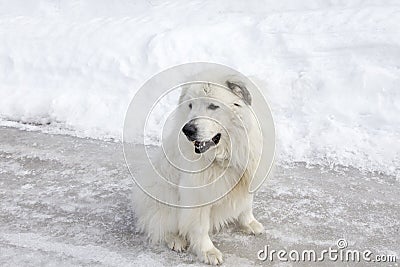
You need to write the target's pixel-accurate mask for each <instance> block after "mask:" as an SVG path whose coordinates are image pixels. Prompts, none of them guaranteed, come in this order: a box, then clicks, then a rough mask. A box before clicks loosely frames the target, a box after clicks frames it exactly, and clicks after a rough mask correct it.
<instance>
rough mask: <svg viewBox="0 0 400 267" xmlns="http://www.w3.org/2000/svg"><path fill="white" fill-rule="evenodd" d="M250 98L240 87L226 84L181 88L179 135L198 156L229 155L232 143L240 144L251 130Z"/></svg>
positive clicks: (196, 84)
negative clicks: (182, 120)
mask: <svg viewBox="0 0 400 267" xmlns="http://www.w3.org/2000/svg"><path fill="white" fill-rule="evenodd" d="M251 102H252V100H251V96H250V93H249V91H248V90H247V89H246V87H245V86H244V84H242V83H240V82H237V81H226V88H224V87H221V86H218V85H215V84H211V83H206V84H205V83H195V84H191V85H186V86H183V88H182V94H181V97H180V104H181V105H182V106H184V108H185V111H186V112H185V116H186V118H185V122H186V123H185V124H184V126H183V127H182V133H183V134H184V135H185V136H186V138H187V139H188V141H189V142H192V143H193V146H194V152H195V153H198V154H201V153H205V152H207V151H209V150H212V149H217V154H227V153H228V154H229V153H230V148H231V146H232V144H234V143H235V142H240V141H242V142H241V143H243V140H237V139H240V138H243V139H245V138H246V136H248V135H247V131H248V130H249V127H251V123H250V121H251V119H250V118H251V116H252V115H251V111H250V105H251Z"/></svg>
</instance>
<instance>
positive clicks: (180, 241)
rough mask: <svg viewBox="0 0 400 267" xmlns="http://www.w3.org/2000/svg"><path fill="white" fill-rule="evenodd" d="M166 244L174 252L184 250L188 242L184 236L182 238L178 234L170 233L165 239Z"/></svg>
mask: <svg viewBox="0 0 400 267" xmlns="http://www.w3.org/2000/svg"><path fill="white" fill-rule="evenodd" d="M166 242H167V246H168V247H169V248H170V249H172V250H174V251H176V252H182V251H185V250H186V248H187V246H188V243H187V241H186V239H185V238H182V237H180V236H178V235H171V236H169V237H168V238H167V239H166Z"/></svg>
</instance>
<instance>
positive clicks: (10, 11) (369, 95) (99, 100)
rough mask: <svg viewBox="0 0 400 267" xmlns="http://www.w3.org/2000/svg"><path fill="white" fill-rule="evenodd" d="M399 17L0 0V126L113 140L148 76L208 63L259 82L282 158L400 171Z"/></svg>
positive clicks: (279, 5)
mask: <svg viewBox="0 0 400 267" xmlns="http://www.w3.org/2000/svg"><path fill="white" fill-rule="evenodd" d="M378 3H379V4H378ZM398 25H400V4H399V3H398V1H358V0H352V1H339V0H338V1H325V0H320V1H318V0H309V1H295V0H292V1H289V0H286V1H279V2H277V1H251V2H249V3H245V2H242V1H227V0H226V1H219V2H214V1H174V2H169V1H151V0H149V1H118V2H112V3H111V2H109V1H103V0H102V1H94V0H93V1H80V2H77V1H66V0H65V1H63V0H61V1H55V0H53V1H51V0H50V1H33V0H31V1H11V2H10V1H5V0H3V1H0V39H1V42H0V118H1V124H2V125H13V124H15V123H13V122H17V123H29V124H40V125H46V124H49V126H46V127H43V126H40V129H47V130H51V131H55V129H58V130H57V131H59V132H62V133H72V134H76V135H79V136H86V137H93V138H102V139H104V138H115V139H117V140H120V138H121V133H122V124H123V119H124V113H125V111H126V109H127V107H128V104H129V101H130V99H131V97H132V96H133V95H134V93H135V91H136V90H137V89H138V88H139V87H140V86H141V84H143V83H144V81H145V80H146V79H148V78H150V77H151V76H152V75H153V74H155V73H157V72H159V71H161V70H163V69H164V68H167V67H170V66H173V65H177V64H180V63H185V62H191V61H210V62H216V63H221V64H226V65H228V66H230V67H233V68H235V69H237V70H239V71H241V72H242V73H244V74H246V75H248V76H249V77H250V78H252V79H253V80H254V81H255V82H256V83H258V84H259V86H260V87H261V88H262V90H263V92H264V94H265V95H266V98H267V99H268V101H269V103H270V105H271V108H272V111H273V114H274V118H275V123H276V127H277V139H278V143H277V151H278V153H277V156H276V158H277V161H278V163H285V164H286V163H290V162H295V161H302V162H307V163H311V164H314V163H318V164H324V165H326V164H328V165H332V164H341V165H345V166H354V167H357V168H360V169H365V170H372V171H380V172H384V173H386V174H391V175H396V176H398V175H400V166H399V162H400V116H399V114H400V90H399V84H400V28H399V27H398ZM166 108H168V107H166ZM169 108H170V107H169ZM32 127H33V126H32ZM32 127H30V128H32ZM157 127H159V125H156V124H155V125H154V129H158V128H157ZM28 128H29V127H28Z"/></svg>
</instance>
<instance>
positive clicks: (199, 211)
mask: <svg viewBox="0 0 400 267" xmlns="http://www.w3.org/2000/svg"><path fill="white" fill-rule="evenodd" d="M225 85H226V88H222V87H220V86H217V85H214V84H204V83H199V84H192V85H190V86H185V87H183V88H182V93H181V96H180V99H179V104H180V105H181V108H182V109H184V110H185V112H180V113H179V115H178V116H179V118H177V125H176V127H179V129H181V128H182V124H181V123H182V122H190V123H193V124H195V127H196V137H195V139H196V140H200V141H201V140H214V139H212V138H213V136H215V135H216V134H218V133H220V136H221V137H220V140H219V139H218V143H217V144H216V145H213V146H211V148H210V149H208V150H207V151H206V152H204V153H202V154H201V156H200V155H199V154H196V153H195V148H194V142H195V141H194V139H193V140H186V137H185V136H184V135H183V133H180V134H181V135H182V138H183V139H182V140H184V141H183V142H182V144H180V146H179V149H178V145H177V143H176V140H177V138H176V134H175V136H171V137H170V139H167V140H168V141H167V142H166V144H165V147H164V150H167V151H172V153H170V155H168V160H171V157H177V158H179V157H181V155H180V154H181V153H184V154H185V157H186V158H189V159H190V160H194V161H195V162H197V163H196V164H199V166H200V165H207V166H208V167H207V168H205V169H204V170H203V171H201V172H192V173H190V172H189V173H187V172H181V171H179V170H178V169H177V168H175V167H173V166H171V164H170V163H169V162H168V160H167V159H166V157H165V155H164V154H163V153H160V159H159V160H158V166H157V168H158V169H159V171H160V173H162V174H163V176H164V178H165V179H167V180H169V181H171V182H172V183H175V184H177V185H180V186H186V187H188V186H189V187H190V186H191V187H195V186H203V185H205V184H208V183H212V182H215V183H214V184H213V186H212V187H211V188H212V190H210V187H209V188H208V189H207V190H206V191H204V190H203V191H202V190H200V191H198V192H197V191H196V192H194V193H190V194H188V193H187V191H185V192H183V191H181V190H180V189H179V188H178V189H176V190H170V189H168V190H167V189H165V188H164V187H162V186H160V185H159V184H158V183H157V179H159V178H158V177H146V179H148V181H149V183H148V186H151V187H153V189H152V191H153V192H159V193H160V194H162V195H163V196H167V198H169V199H170V200H171V202H175V203H179V202H182V203H193V205H195V204H196V203H208V202H209V200H210V199H215V198H218V197H222V198H219V199H218V200H217V201H214V202H211V203H209V204H208V205H203V206H199V207H195V208H176V207H171V206H168V205H165V204H162V203H159V202H157V201H156V200H154V199H153V198H150V197H148V196H147V195H144V193H142V192H140V191H138V192H136V193H135V212H136V215H137V217H138V228H139V229H140V231H142V232H144V233H146V235H147V236H148V237H149V239H150V240H151V241H152V242H166V244H167V245H168V246H169V247H170V248H171V249H173V250H175V251H182V250H185V249H186V248H187V247H190V248H191V249H192V251H193V252H194V253H195V254H196V255H197V256H198V257H199V258H200V259H201V260H202V261H204V262H205V263H209V264H213V265H217V264H221V263H222V261H223V259H222V254H221V252H220V251H219V250H218V249H217V248H216V247H215V246H214V244H213V242H212V241H211V239H210V236H209V233H210V232H212V231H218V230H220V229H221V227H223V226H225V225H227V224H228V223H230V222H237V223H238V224H239V225H240V226H241V228H242V229H243V230H244V231H245V232H246V233H248V234H260V233H262V232H263V231H264V228H263V226H262V224H261V223H259V222H258V221H257V220H256V219H255V218H254V216H253V211H252V203H253V195H252V194H250V193H249V192H248V188H249V184H250V181H251V179H252V177H253V175H254V174H255V171H256V169H257V166H258V163H259V159H260V147H259V146H260V144H261V143H262V136H261V132H260V129H259V127H258V125H257V121H256V118H255V116H254V114H253V113H252V110H251V108H250V107H251V102H252V101H251V96H250V94H249V92H248V91H247V89H246V87H245V85H244V84H242V83H240V82H238V81H226V82H225ZM208 118H210V119H208ZM185 134H186V133H185ZM186 135H187V134H186ZM187 136H188V135H187ZM187 138H188V139H189V137H187ZM191 141H192V142H191ZM218 177H219V179H218V181H217V182H216V179H217V178H218Z"/></svg>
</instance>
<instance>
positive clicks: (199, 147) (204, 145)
mask: <svg viewBox="0 0 400 267" xmlns="http://www.w3.org/2000/svg"><path fill="white" fill-rule="evenodd" d="M220 139H221V134H220V133H217V134H216V135H214V137H213V138H211V140H207V141H193V143H194V152H196V153H197V154H201V153H204V152H206V151H207V150H208V149H209V148H210V147H212V146H216V145H218V143H219V140H220Z"/></svg>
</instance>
